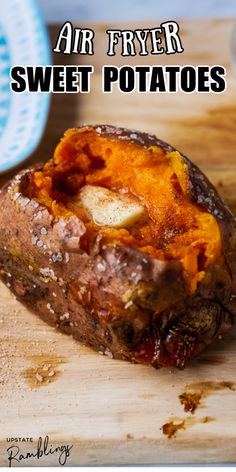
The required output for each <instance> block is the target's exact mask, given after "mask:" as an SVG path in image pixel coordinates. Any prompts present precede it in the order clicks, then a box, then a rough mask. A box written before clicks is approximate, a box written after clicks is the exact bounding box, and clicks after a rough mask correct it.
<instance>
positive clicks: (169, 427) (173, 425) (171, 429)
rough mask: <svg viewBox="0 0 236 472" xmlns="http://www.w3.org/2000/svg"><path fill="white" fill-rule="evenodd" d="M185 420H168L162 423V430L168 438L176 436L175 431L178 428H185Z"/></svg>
mask: <svg viewBox="0 0 236 472" xmlns="http://www.w3.org/2000/svg"><path fill="white" fill-rule="evenodd" d="M185 423H186V420H183V421H181V422H180V423H177V422H175V421H169V422H168V423H165V424H163V426H162V432H163V434H165V435H166V436H167V437H168V438H169V439H170V438H173V437H176V433H177V431H179V430H180V429H185V428H186V424H185Z"/></svg>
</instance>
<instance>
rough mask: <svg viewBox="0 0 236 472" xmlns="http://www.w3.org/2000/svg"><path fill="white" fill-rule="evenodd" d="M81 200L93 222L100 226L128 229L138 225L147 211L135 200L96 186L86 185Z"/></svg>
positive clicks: (81, 193)
mask: <svg viewBox="0 0 236 472" xmlns="http://www.w3.org/2000/svg"><path fill="white" fill-rule="evenodd" d="M80 199H81V202H82V205H83V207H84V208H85V210H86V211H87V212H88V214H89V216H90V217H91V218H92V220H93V222H94V223H95V224H97V225H99V226H109V227H113V228H122V227H127V226H130V225H132V224H134V223H136V222H137V221H138V220H139V219H140V218H141V217H142V216H143V215H144V211H145V209H144V207H143V206H142V205H141V204H140V203H139V202H138V201H136V200H135V198H130V197H127V196H125V195H121V194H119V193H116V192H113V191H112V190H109V189H107V188H104V187H98V186H95V185H85V186H84V187H83V188H82V190H81V192H80Z"/></svg>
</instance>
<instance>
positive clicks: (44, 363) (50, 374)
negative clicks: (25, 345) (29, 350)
mask: <svg viewBox="0 0 236 472" xmlns="http://www.w3.org/2000/svg"><path fill="white" fill-rule="evenodd" d="M29 360H30V361H31V362H32V364H33V365H32V367H30V368H27V369H25V370H23V372H21V375H22V377H23V378H24V379H25V380H26V382H27V383H28V385H29V386H30V387H31V388H37V387H43V386H45V385H48V384H50V383H52V382H55V381H56V380H57V379H58V377H60V375H61V369H60V365H61V364H64V363H65V362H66V358H65V357H55V356H32V357H30V358H29Z"/></svg>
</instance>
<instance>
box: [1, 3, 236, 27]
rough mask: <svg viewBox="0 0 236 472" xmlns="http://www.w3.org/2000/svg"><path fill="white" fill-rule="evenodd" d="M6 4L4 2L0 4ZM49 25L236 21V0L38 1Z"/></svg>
mask: <svg viewBox="0 0 236 472" xmlns="http://www.w3.org/2000/svg"><path fill="white" fill-rule="evenodd" d="M0 1H3V0H0ZM38 1H39V4H40V6H41V9H42V11H43V14H44V16H45V19H46V21H47V22H50V23H53V22H54V23H55V22H61V21H66V20H78V21H81V22H82V21H85V22H86V21H88V22H89V21H93V22H95V21H97V22H99V21H120V20H123V21H126V20H128V21H132V20H150V19H152V18H155V19H158V18H160V19H162V18H166V19H176V18H209V17H211V18H213V17H228V18H232V17H236V0H38Z"/></svg>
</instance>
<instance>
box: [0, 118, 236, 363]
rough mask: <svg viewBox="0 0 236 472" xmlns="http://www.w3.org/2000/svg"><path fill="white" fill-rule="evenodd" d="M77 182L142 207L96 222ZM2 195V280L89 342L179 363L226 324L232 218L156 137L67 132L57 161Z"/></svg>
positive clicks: (231, 286) (234, 233)
mask: <svg viewBox="0 0 236 472" xmlns="http://www.w3.org/2000/svg"><path fill="white" fill-rule="evenodd" d="M85 186H98V187H99V188H105V189H107V190H108V191H112V192H114V194H117V195H118V200H119V195H120V198H121V200H122V197H123V196H124V195H125V196H126V197H127V198H128V199H131V200H132V199H133V200H134V201H137V202H139V203H140V205H141V206H142V207H144V209H145V211H144V212H140V216H139V217H138V218H137V221H135V222H132V224H131V223H130V224H128V223H127V221H128V220H127V221H126V224H124V227H109V226H103V225H101V224H99V225H98V224H96V222H94V220H93V218H92V217H91V214H90V213H88V211H86V209H85V208H84V206H83V204H81V199H80V194H81V191H82V189H84V188H85ZM86 188H88V187H86ZM131 200H130V201H131ZM0 201H2V204H3V205H4V210H3V218H2V224H1V228H0V264H1V267H2V279H4V281H7V280H8V279H7V275H6V274H7V273H9V272H10V273H11V275H12V277H11V289H12V290H13V291H14V293H16V295H17V296H18V298H19V299H20V300H21V301H23V302H24V303H25V304H26V305H27V306H29V307H30V308H33V309H34V311H36V312H37V313H39V314H40V316H41V317H42V318H43V319H44V320H45V321H47V322H49V323H50V324H52V325H56V326H58V327H59V328H60V329H61V330H63V331H64V332H66V333H69V334H73V336H74V337H75V338H77V339H80V340H82V341H83V342H85V343H86V344H88V345H91V346H92V347H94V348H95V349H97V350H99V351H102V352H104V353H106V354H108V355H112V356H113V357H115V358H120V359H127V360H130V361H133V362H142V363H147V364H151V365H153V366H154V367H159V366H160V365H171V366H173V365H174V366H178V367H184V365H185V363H186V361H187V360H189V359H190V358H192V357H193V356H195V355H197V354H198V353H199V352H201V351H202V350H203V349H204V348H205V347H206V346H207V345H208V344H210V343H211V342H212V341H213V340H214V339H215V338H217V336H219V334H221V333H223V332H224V331H226V330H227V329H228V328H229V327H230V326H231V325H232V322H233V316H234V314H235V301H234V294H235V269H236V267H235V266H236V262H235V259H236V247H235V246H236V229H235V223H234V219H233V217H232V215H231V213H230V211H229V210H228V208H227V207H226V205H225V204H224V202H223V201H222V200H221V198H220V197H219V195H218V194H217V192H216V190H215V189H214V188H213V187H212V186H211V184H210V183H209V182H208V180H207V179H206V178H205V177H204V176H203V174H202V173H201V172H200V171H199V170H198V169H197V168H196V167H195V166H194V165H193V164H192V163H190V161H189V160H187V159H186V158H185V157H184V156H182V155H181V154H180V153H178V152H177V151H175V150H174V149H173V148H171V147H170V146H169V145H167V144H165V143H163V142H161V141H159V140H157V139H156V138H155V137H154V136H152V135H147V134H145V133H139V132H134V131H129V130H125V129H122V128H115V127H109V126H97V127H96V126H95V127H91V126H87V127H83V128H78V129H72V130H68V131H67V132H66V134H65V137H64V138H63V139H62V141H61V142H60V143H59V145H58V146H57V148H56V151H55V154H54V157H53V159H52V160H51V161H49V162H47V163H46V164H44V166H41V167H39V168H37V169H30V170H27V171H24V172H23V173H22V174H21V175H20V176H18V177H16V179H15V180H13V182H12V183H11V184H10V185H9V184H8V185H7V186H5V188H4V189H3V190H2V192H1V194H0ZM22 202H23V203H22ZM82 203H83V202H82ZM40 212H41V213H42V218H41V219H40V218H38V217H37V215H39V214H40ZM9 214H11V216H12V221H11V222H10V224H7V221H9ZM16 221H17V230H18V235H17V236H16ZM124 221H125V220H124ZM121 222H122V219H121ZM29 267H30V268H29ZM47 269H48V270H47ZM33 285H35V286H36V288H34V289H33ZM43 294H44V295H43ZM53 294H54V295H53ZM55 295H56V296H55Z"/></svg>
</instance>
